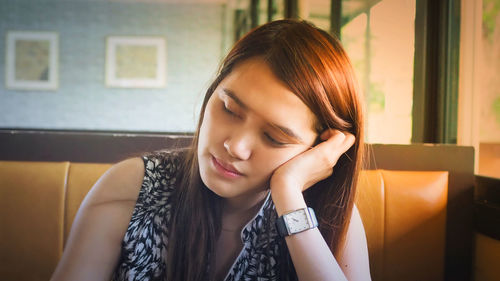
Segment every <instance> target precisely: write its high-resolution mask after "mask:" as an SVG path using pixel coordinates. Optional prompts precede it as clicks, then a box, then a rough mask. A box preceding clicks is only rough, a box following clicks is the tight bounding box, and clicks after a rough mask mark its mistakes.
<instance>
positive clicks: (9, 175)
mask: <svg viewBox="0 0 500 281" xmlns="http://www.w3.org/2000/svg"><path fill="white" fill-rule="evenodd" d="M68 169H69V162H11V161H0V208H1V211H0V279H2V280H19V281H38V280H39V281H46V280H49V279H50V276H51V274H52V271H53V270H54V268H55V266H56V265H57V262H58V261H59V259H60V257H61V252H62V249H63V227H64V220H63V217H64V196H65V188H66V175H67V172H68Z"/></svg>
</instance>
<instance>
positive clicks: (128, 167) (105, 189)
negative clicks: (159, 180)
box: [84, 157, 144, 205]
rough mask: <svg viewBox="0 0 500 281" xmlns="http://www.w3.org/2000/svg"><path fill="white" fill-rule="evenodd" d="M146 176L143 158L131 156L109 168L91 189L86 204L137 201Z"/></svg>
mask: <svg viewBox="0 0 500 281" xmlns="http://www.w3.org/2000/svg"><path fill="white" fill-rule="evenodd" d="M143 178H144V162H143V160H142V159H141V158H139V157H135V158H129V159H126V160H124V161H121V162H119V163H116V164H114V165H113V166H111V168H109V169H108V170H107V171H106V172H105V173H104V174H103V175H102V176H101V178H99V180H98V181H97V182H96V184H95V185H94V187H92V189H91V190H90V192H89V194H88V195H87V198H86V199H85V201H86V202H84V203H85V204H91V205H94V204H104V203H119V202H135V201H136V200H137V196H138V195H139V191H140V189H141V185H142V181H143Z"/></svg>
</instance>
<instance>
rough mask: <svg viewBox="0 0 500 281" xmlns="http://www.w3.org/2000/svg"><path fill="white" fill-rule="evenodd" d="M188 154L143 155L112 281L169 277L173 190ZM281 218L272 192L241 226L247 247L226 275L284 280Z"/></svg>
mask: <svg viewBox="0 0 500 281" xmlns="http://www.w3.org/2000/svg"><path fill="white" fill-rule="evenodd" d="M183 155H184V154H183V153H182V151H170V152H159V153H156V154H151V155H147V156H143V160H144V165H145V174H144V180H143V183H142V186H141V189H140V191H139V196H138V198H137V202H136V205H135V207H134V211H133V213H132V218H131V220H130V223H129V225H128V229H127V231H126V233H125V236H124V238H123V241H122V249H121V254H120V258H119V261H118V265H117V267H116V268H115V271H114V273H113V278H112V280H116V281H118V280H130V281H132V280H140V281H152V280H164V278H165V274H166V263H165V257H166V256H167V254H166V251H167V244H168V223H169V221H170V217H171V213H172V207H171V206H172V202H171V197H172V196H171V195H172V193H173V191H174V189H175V188H177V183H178V182H179V181H178V179H177V178H176V174H177V173H176V172H177V169H178V167H179V166H180V162H181V160H182V159H181V157H182V156H183ZM276 218H277V214H276V211H275V208H274V204H273V202H272V200H271V196H270V193H268V195H267V197H266V199H265V200H264V203H263V204H262V206H261V208H260V209H259V211H258V213H257V214H256V215H255V217H254V218H253V219H251V220H250V221H249V222H248V223H247V224H246V225H245V227H244V228H243V229H242V231H241V240H242V242H243V248H242V250H241V252H240V253H239V255H238V257H237V258H236V260H235V261H234V263H233V265H232V266H231V268H230V269H229V271H228V273H227V275H226V277H225V279H224V280H226V281H232V280H279V279H280V278H279V276H278V274H279V271H280V270H279V264H280V262H283V257H280V255H283V254H282V253H283V249H281V247H285V248H286V244H284V242H283V240H282V238H280V237H279V236H278V234H277V231H276V227H275V224H274V221H275V220H276ZM292 267H293V265H292Z"/></svg>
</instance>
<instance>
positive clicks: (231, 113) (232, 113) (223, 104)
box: [222, 102, 238, 117]
mask: <svg viewBox="0 0 500 281" xmlns="http://www.w3.org/2000/svg"><path fill="white" fill-rule="evenodd" d="M222 110H224V112H226V113H227V114H229V115H231V116H235V117H238V115H237V114H236V113H235V112H233V111H232V110H231V109H229V108H228V107H227V106H226V104H225V103H224V102H223V103H222Z"/></svg>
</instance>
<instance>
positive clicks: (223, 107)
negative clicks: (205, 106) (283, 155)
mask: <svg viewBox="0 0 500 281" xmlns="http://www.w3.org/2000/svg"><path fill="white" fill-rule="evenodd" d="M222 110H223V111H224V112H225V113H227V114H229V115H230V116H233V117H239V116H238V115H237V114H236V113H234V112H233V111H231V110H230V109H229V108H228V107H227V106H226V103H222ZM264 137H265V139H266V141H268V142H269V143H270V144H271V145H272V146H284V145H286V143H284V142H279V141H277V140H275V139H274V138H273V137H271V135H269V134H268V133H264Z"/></svg>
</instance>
